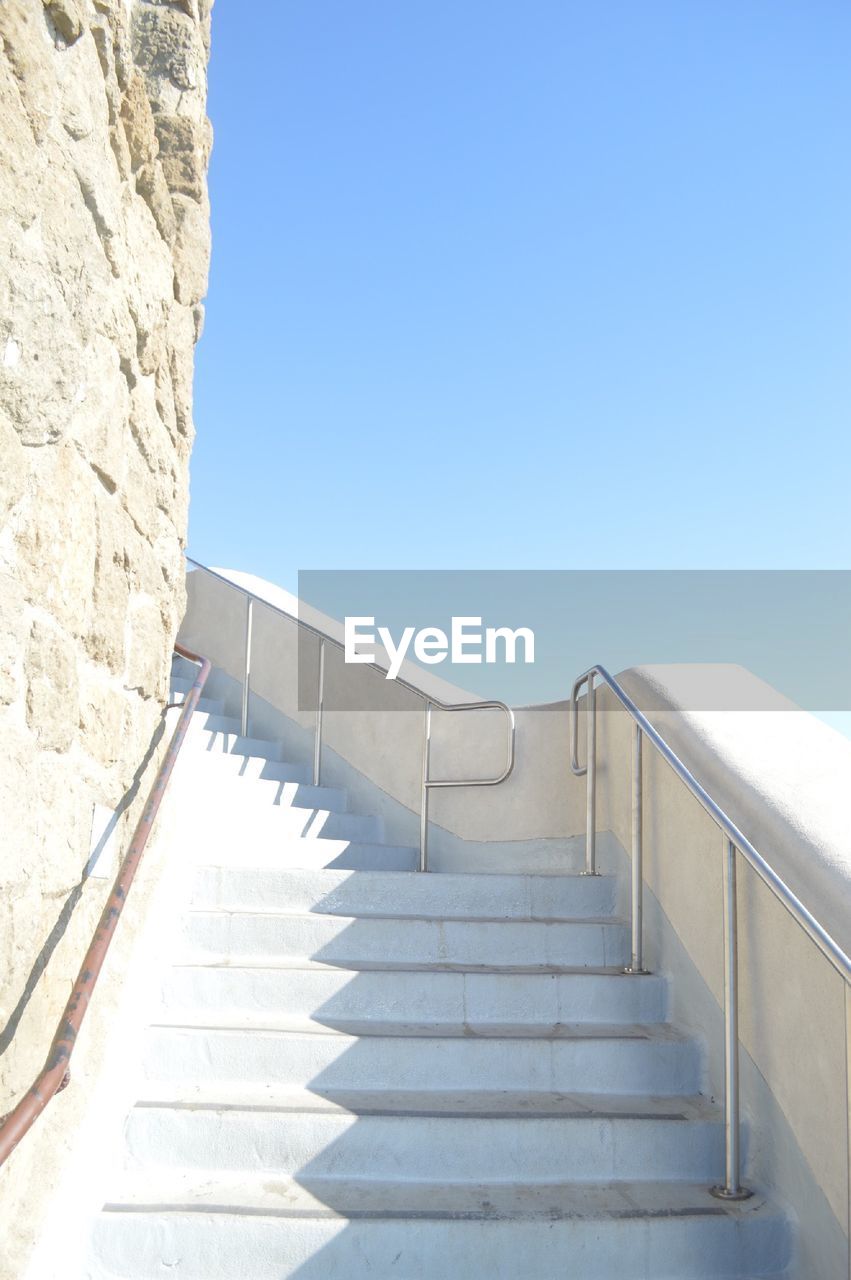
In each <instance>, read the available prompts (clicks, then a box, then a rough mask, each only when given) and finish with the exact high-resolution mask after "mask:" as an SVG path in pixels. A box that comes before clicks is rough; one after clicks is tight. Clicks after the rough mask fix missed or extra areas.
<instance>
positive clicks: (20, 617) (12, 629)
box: [0, 573, 27, 705]
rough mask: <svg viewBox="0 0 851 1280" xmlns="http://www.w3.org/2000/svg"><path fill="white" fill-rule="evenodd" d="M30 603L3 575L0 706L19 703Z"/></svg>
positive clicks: (0, 582)
mask: <svg viewBox="0 0 851 1280" xmlns="http://www.w3.org/2000/svg"><path fill="white" fill-rule="evenodd" d="M26 622H27V613H26V600H25V597H24V593H23V590H22V588H21V584H20V583H19V582H17V581H16V580H15V579H14V578H13V577H12V576H11V575H10V574H7V573H2V574H0V703H3V704H4V705H8V704H9V703H10V702H15V701H16V700H17V698H18V697H19V696H20V693H21V677H22V669H23V663H22V657H23V648H24V640H25V637H26Z"/></svg>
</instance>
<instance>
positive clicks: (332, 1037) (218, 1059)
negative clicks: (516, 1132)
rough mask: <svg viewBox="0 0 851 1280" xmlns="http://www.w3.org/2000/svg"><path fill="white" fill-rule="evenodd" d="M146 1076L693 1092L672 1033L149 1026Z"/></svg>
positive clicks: (322, 1084) (691, 1072)
mask: <svg viewBox="0 0 851 1280" xmlns="http://www.w3.org/2000/svg"><path fill="white" fill-rule="evenodd" d="M143 1059H144V1075H145V1077H146V1078H147V1079H148V1080H153V1081H157V1082H158V1083H159V1084H166V1083H170V1084H172V1085H173V1084H175V1083H177V1082H180V1083H181V1085H183V1084H186V1083H187V1082H188V1083H190V1084H197V1085H199V1086H201V1087H205V1086H207V1085H211V1084H215V1085H222V1086H227V1085H237V1084H240V1085H246V1086H249V1085H250V1086H252V1087H253V1086H255V1085H257V1084H258V1083H265V1082H268V1081H274V1082H275V1084H276V1085H277V1086H284V1085H286V1086H291V1085H297V1086H299V1087H305V1086H306V1085H308V1084H309V1085H310V1088H311V1089H316V1090H317V1091H318V1092H320V1093H325V1094H328V1095H330V1096H331V1097H333V1096H334V1094H335V1090H337V1089H341V1090H344V1091H348V1090H352V1089H361V1088H370V1089H380V1088H382V1087H387V1088H390V1089H394V1088H399V1086H400V1083H401V1082H404V1086H405V1088H407V1089H418V1090H429V1089H437V1090H439V1091H440V1092H445V1091H447V1090H462V1091H465V1090H469V1089H474V1088H477V1087H480V1084H481V1081H482V1080H487V1082H488V1086H489V1087H490V1088H492V1089H502V1090H512V1091H518V1090H531V1091H535V1092H538V1091H541V1090H545V1091H556V1092H561V1093H597V1094H600V1093H605V1094H608V1093H617V1094H626V1093H632V1094H647V1093H650V1094H654V1095H655V1094H682V1093H685V1094H696V1093H699V1092H700V1083H701V1081H700V1055H699V1052H698V1047H697V1045H696V1043H695V1042H694V1041H692V1040H689V1039H686V1038H684V1037H682V1036H680V1035H679V1034H678V1033H677V1032H676V1031H675V1030H673V1029H672V1028H671V1027H669V1026H666V1025H662V1026H659V1025H657V1026H649V1025H635V1026H623V1027H617V1028H603V1027H593V1028H590V1029H589V1028H581V1029H578V1028H574V1029H573V1034H572V1035H570V1036H568V1035H564V1036H562V1037H558V1038H552V1039H541V1038H531V1037H519V1036H518V1037H503V1036H458V1037H445V1036H432V1037H428V1038H424V1037H421V1036H404V1035H399V1036H392V1035H386V1036H375V1035H369V1036H360V1037H357V1036H351V1035H346V1034H345V1033H343V1032H330V1031H323V1032H319V1033H314V1032H305V1031H292V1032H289V1031H281V1030H246V1029H240V1028H231V1027H187V1026H153V1027H151V1028H149V1030H148V1033H147V1035H146V1038H145V1045H144V1052H143Z"/></svg>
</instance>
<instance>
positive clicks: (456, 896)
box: [191, 866, 616, 920]
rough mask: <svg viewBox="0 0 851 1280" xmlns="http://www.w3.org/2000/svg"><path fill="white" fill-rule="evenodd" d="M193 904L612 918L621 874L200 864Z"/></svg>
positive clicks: (444, 916)
mask: <svg viewBox="0 0 851 1280" xmlns="http://www.w3.org/2000/svg"><path fill="white" fill-rule="evenodd" d="M191 901H192V905H193V907H196V908H207V909H214V910H227V911H264V910H265V911H268V910H275V911H281V912H293V913H294V914H304V913H307V912H314V911H315V912H320V913H333V914H334V915H347V916H409V917H417V916H420V917H436V918H440V919H479V920H500V919H506V920H508V919H514V920H576V919H579V918H582V917H583V916H585V917H587V916H590V917H592V918H595V917H596V918H599V917H602V916H607V915H610V914H611V913H612V912H613V911H614V909H615V904H616V882H615V878H614V876H569V875H565V876H521V875H517V876H501V875H453V874H448V873H447V874H443V873H441V874H439V875H421V874H419V873H416V872H413V873H411V874H409V875H399V874H393V875H382V874H380V873H378V872H370V871H364V872H358V873H357V874H356V875H355V874H347V873H346V872H341V871H318V872H313V873H311V872H308V871H293V870H291V869H288V868H280V869H271V868H268V867H253V866H239V867H227V868H221V867H198V868H197V869H196V870H195V872H194V874H193V887H192V899H191Z"/></svg>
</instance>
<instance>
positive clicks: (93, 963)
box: [0, 644, 210, 1165]
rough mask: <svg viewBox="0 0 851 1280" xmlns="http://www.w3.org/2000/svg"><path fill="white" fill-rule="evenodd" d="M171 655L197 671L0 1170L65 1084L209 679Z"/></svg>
mask: <svg viewBox="0 0 851 1280" xmlns="http://www.w3.org/2000/svg"><path fill="white" fill-rule="evenodd" d="M174 650H175V653H178V654H179V655H180V656H181V657H182V658H187V659H188V660H189V661H190V662H196V663H199V664H200V670H199V672H198V675H197V677H196V679H195V683H194V684H193V685H192V688H191V690H190V692H189V693H188V694H187V696H186V698H185V700H184V703H183V708H182V710H181V713H180V718H179V720H178V722H177V725H176V727H175V730H174V733H173V734H172V738H171V742H170V743H169V747H168V750H167V751H166V754H165V756H164V758H163V762H162V764H161V765H160V767H159V769H158V771H157V776H156V778H155V779H154V781H153V784H152V786H151V789H150V791H149V792H148V798H147V801H146V802H145V807H144V809H143V811H142V816H141V817H140V819H139V821H138V823H137V824H136V829H135V831H134V832H133V838H132V840H131V841H130V845H129V847H128V849H127V852H126V854H125V855H124V860H123V862H122V863H121V867H120V869H119V872H118V875H117V876H116V878H115V883H114V884H113V886H112V892H111V893H110V895H109V898H108V899H107V901H106V905H105V906H104V908H103V912H102V914H101V917H100V920H99V922H98V926H97V929H96V930H95V932H94V935H93V937H92V940H91V942H90V943H89V948H88V950H87V952H86V954H85V957H84V959H83V963H82V964H81V965H80V971H79V973H78V974H77V980H76V982H75V983H74V987H73V989H72V991H71V995H70V996H69V997H68V1003H67V1004H66V1005H65V1009H64V1011H63V1014H62V1017H61V1018H60V1020H59V1024H58V1026H57V1029H56V1034H55V1036H54V1037H53V1043H52V1044H51V1046H50V1052H49V1053H48V1055H47V1059H46V1061H45V1064H44V1066H43V1067H42V1069H41V1071H40V1072H39V1074H38V1076H37V1077H36V1079H35V1080H34V1082H33V1084H32V1085H31V1086H30V1088H29V1089H28V1091H27V1093H26V1094H25V1095H24V1097H23V1098H22V1099H21V1101H20V1102H19V1103H18V1104H17V1106H16V1107H15V1108H14V1109H13V1110H12V1111H10V1112H9V1114H8V1115H7V1116H5V1117H4V1118H3V1119H2V1121H0V1165H2V1164H4V1163H5V1161H6V1160H7V1159H8V1158H9V1156H10V1155H11V1154H12V1152H13V1151H14V1150H15V1147H16V1146H17V1145H18V1143H19V1142H20V1141H21V1139H22V1138H23V1137H24V1136H25V1134H26V1133H28V1132H29V1130H30V1129H31V1128H32V1126H33V1124H34V1123H35V1121H36V1120H37V1119H38V1117H39V1116H40V1115H41V1113H42V1111H44V1109H45V1107H46V1106H47V1104H48V1103H49V1102H50V1100H51V1099H52V1098H53V1097H54V1096H55V1095H56V1094H57V1093H59V1092H60V1090H62V1089H64V1088H65V1086H66V1085H67V1084H68V1082H69V1080H70V1062H71V1054H72V1053H73V1052H74V1046H75V1044H76V1041H77V1036H78V1034H79V1031H80V1027H81V1026H82V1024H83V1019H84V1018H85V1016H86V1011H87V1009H88V1007H89V1003H90V1001H91V998H92V994H93V992H94V989H95V986H96V985H97V980H98V977H99V975H100V972H101V969H102V968H103V963H104V960H105V959H106V954H107V952H108V950H109V945H110V943H111V942H112V938H113V935H114V933H115V930H116V927H117V925H118V921H119V919H120V917H121V913H122V911H123V910H124V907H125V905H126V902H127V896H128V894H129V892H130V886H131V885H132V883H133V880H134V878H135V875H136V872H137V870H138V868H139V863H140V862H141V860H142V854H143V853H144V851H145V845H146V844H147V842H148V837H149V835H150V834H151V829H152V827H153V825H154V819H155V818H156V816H157V812H158V810H159V807H160V804H161V802H162V799H163V796H164V795H165V791H166V788H167V786H168V783H169V779H170V778H171V774H172V771H173V770H174V766H175V763H176V761H177V757H178V755H179V753H180V748H181V747H182V745H183V740H184V738H185V737H186V732H187V730H188V728H189V721H190V719H191V717H192V713H193V711H194V710H195V707H196V705H197V703H198V699H199V698H200V697H201V690H202V689H203V688H204V684H205V682H206V680H207V676H208V675H209V674H210V662H209V660H208V659H207V658H202V657H200V655H199V654H197V653H193V652H192V651H191V650H190V649H186V648H184V647H183V645H180V644H175V646H174Z"/></svg>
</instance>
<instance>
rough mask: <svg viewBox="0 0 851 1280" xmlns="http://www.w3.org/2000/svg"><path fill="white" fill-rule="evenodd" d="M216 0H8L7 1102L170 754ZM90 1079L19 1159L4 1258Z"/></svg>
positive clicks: (37, 1060) (2, 295)
mask: <svg viewBox="0 0 851 1280" xmlns="http://www.w3.org/2000/svg"><path fill="white" fill-rule="evenodd" d="M209 10H210V0H175V2H174V3H169V4H161V3H156V2H154V0H132V2H131V0H44V2H42V0H3V3H2V4H0V474H2V481H0V736H2V741H3V752H2V763H0V1113H3V1112H4V1111H5V1110H6V1109H7V1108H8V1107H10V1106H11V1105H12V1104H13V1103H14V1102H16V1101H17V1100H18V1098H19V1097H20V1095H21V1093H22V1092H23V1090H24V1089H25V1088H26V1087H28V1085H29V1083H30V1081H31V1080H32V1078H33V1075H34V1074H35V1072H36V1071H37V1070H38V1069H39V1068H40V1066H41V1064H42V1062H43V1060H44V1056H45V1054H46V1052H47V1048H48V1045H49V1041H50V1038H51V1036H52V1034H53V1030H54V1027H55V1024H56V1021H57V1019H58V1016H59V1013H60V1011H61V1008H62V1006H63V1004H64V1002H65V999H66V998H67V995H68V991H69V988H70V984H71V981H72V979H73V976H74V975H75V973H76V970H77V967H78V965H79V961H80V959H81V957H82V954H83V951H84V948H85V946H86V944H87V942H88V939H89V937H90V936H91V933H92V930H93V928H94V924H95V922H96V920H97V917H98V914H99V912H100V908H101V904H102V901H103V898H104V895H105V892H106V888H107V884H108V880H107V879H101V878H90V877H89V875H88V872H89V870H91V867H90V865H88V860H89V854H90V849H91V837H92V817H93V809H94V806H95V805H98V806H102V807H103V808H104V809H105V810H106V811H107V812H115V811H118V813H119V815H120V816H119V820H118V827H117V844H118V846H119V848H120V847H121V846H123V845H124V844H125V843H126V839H127V835H128V831H129V829H130V824H131V821H132V820H133V819H135V816H136V812H137V810H138V806H139V802H140V801H141V799H142V797H143V796H144V794H145V792H146V790H147V787H148V785H149V784H150V780H151V778H152V771H153V769H154V767H155V763H156V758H157V756H158V753H159V751H160V740H159V737H158V734H159V731H160V730H161V722H162V708H163V703H164V701H165V695H166V689H167V673H168V666H169V660H170V654H171V647H172V643H173V639H174V635H175V633H176V630H177V624H178V621H179V619H180V617H181V615H182V612H183V607H184V571H183V564H182V555H181V552H182V547H183V544H184V540H185V531H186V513H187V503H188V462H189V453H190V448H191V444H192V437H193V430H194V429H193V423H192V370H193V358H194V345H195V342H196V340H197V338H198V336H199V334H200V330H201V325H202V321H203V308H202V306H201V298H202V297H203V295H204V293H205V291H206V281H207V264H208V254H209V233H208V208H207V192H206V167H207V158H208V154H209V150H210V131H209V125H208V122H207V119H206V112H205V100H206V65H207V52H208V40H209V17H210V14H209ZM116 852H117V851H116ZM116 861H117V857H116V856H113V857H112V858H107V859H106V864H105V865H104V864H103V863H102V864H101V867H100V868H99V869H102V870H104V871H106V872H109V871H112V870H114V868H115V865H116ZM74 1092H75V1091H74V1090H69V1091H67V1092H66V1094H64V1095H62V1099H60V1100H59V1101H58V1102H57V1103H56V1104H55V1112H54V1115H55V1117H56V1118H57V1119H50V1120H48V1119H45V1120H44V1121H43V1122H42V1124H41V1125H40V1126H39V1134H36V1133H35V1132H34V1133H33V1134H32V1135H31V1136H30V1139H29V1140H28V1141H27V1143H26V1144H25V1147H22V1148H21V1149H19V1151H18V1152H16V1153H15V1156H14V1158H13V1160H12V1161H10V1163H9V1165H8V1166H7V1167H6V1169H5V1170H4V1171H3V1175H2V1177H0V1203H2V1210H0V1213H2V1220H0V1221H1V1222H2V1227H3V1228H4V1229H5V1230H4V1234H3V1241H2V1244H0V1256H2V1257H3V1264H2V1265H3V1266H4V1267H7V1268H9V1270H8V1271H7V1272H5V1273H4V1274H9V1275H18V1274H20V1270H19V1268H18V1265H17V1261H16V1259H17V1258H18V1250H19V1249H20V1248H25V1247H26V1243H27V1240H30V1241H31V1240H32V1239H33V1238H34V1235H35V1233H36V1230H37V1218H38V1204H39V1203H40V1197H41V1194H42V1190H43V1188H44V1186H45V1185H46V1184H47V1183H49V1182H50V1180H51V1178H52V1177H53V1172H54V1169H55V1167H56V1166H57V1163H61V1158H62V1151H63V1150H64V1143H65V1136H66V1130H65V1129H64V1128H63V1127H62V1124H59V1123H58V1118H60V1117H63V1116H64V1117H65V1118H66V1119H69V1117H70V1116H71V1115H72V1113H73V1111H74V1107H75V1105H76V1104H75V1102H74V1101H73V1099H72V1100H71V1101H68V1099H70V1098H71V1095H72V1093H74Z"/></svg>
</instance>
